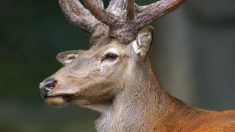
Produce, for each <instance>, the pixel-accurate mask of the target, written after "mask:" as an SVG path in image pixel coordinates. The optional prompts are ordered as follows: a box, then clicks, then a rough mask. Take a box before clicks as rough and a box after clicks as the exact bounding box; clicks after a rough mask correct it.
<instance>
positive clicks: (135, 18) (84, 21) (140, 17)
mask: <svg viewBox="0 0 235 132" xmlns="http://www.w3.org/2000/svg"><path fill="white" fill-rule="evenodd" d="M59 1H60V5H61V7H62V9H63V10H64V12H65V14H66V15H67V16H68V17H69V18H70V21H71V22H72V23H74V24H75V25H78V26H80V27H81V28H82V29H84V30H85V31H87V32H88V33H90V34H91V36H101V35H102V34H108V35H109V36H111V37H114V38H116V39H117V40H118V41H120V42H122V43H129V42H131V41H133V40H134V39H135V37H136V34H137V32H138V31H139V30H141V29H142V28H143V27H145V26H147V25H149V24H151V23H152V22H153V21H155V20H156V19H158V18H160V17H161V16H163V15H166V14H167V13H169V12H170V11H172V10H174V9H175V8H176V7H178V6H179V5H180V4H181V3H183V2H184V1H185V0H160V1H157V2H155V3H152V4H150V5H146V6H139V5H137V4H136V3H135V2H134V0H110V3H109V6H108V8H107V9H106V10H105V9H104V6H103V2H102V1H101V0H84V3H85V5H86V7H87V8H88V9H89V11H88V10H87V9H86V8H84V7H83V6H82V4H81V3H80V1H78V0H59ZM107 26H108V27H109V28H108V27H107ZM107 32H109V33H107Z"/></svg>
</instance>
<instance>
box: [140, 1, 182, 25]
mask: <svg viewBox="0 0 235 132" xmlns="http://www.w3.org/2000/svg"><path fill="white" fill-rule="evenodd" d="M184 1H185V0H160V1H157V2H155V3H152V4H150V5H148V6H139V8H140V9H141V11H140V13H138V15H137V18H136V19H137V21H136V24H135V25H136V28H138V29H141V28H143V27H144V26H146V25H148V24H150V23H152V22H153V21H155V20H156V19H158V18H160V17H161V16H163V15H166V14H168V13H169V12H171V11H172V10H174V9H176V8H177V7H178V6H180V5H181V4H182V3H183V2H184Z"/></svg>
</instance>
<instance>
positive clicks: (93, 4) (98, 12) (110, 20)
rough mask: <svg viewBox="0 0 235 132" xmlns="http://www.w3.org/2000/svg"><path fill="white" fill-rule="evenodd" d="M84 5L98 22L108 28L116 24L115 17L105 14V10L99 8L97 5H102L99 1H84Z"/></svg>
mask: <svg viewBox="0 0 235 132" xmlns="http://www.w3.org/2000/svg"><path fill="white" fill-rule="evenodd" d="M84 3H85V5H86V6H87V8H88V9H89V10H90V11H91V13H92V14H93V15H94V16H95V17H96V18H97V19H98V20H100V21H101V22H103V23H104V24H106V25H108V26H110V27H113V26H115V23H117V19H116V18H115V17H116V16H114V15H113V14H111V13H108V12H106V10H105V9H104V8H103V7H102V6H100V4H99V3H103V2H102V1H101V0H85V1H84Z"/></svg>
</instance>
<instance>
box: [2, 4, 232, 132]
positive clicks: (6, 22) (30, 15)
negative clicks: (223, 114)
mask: <svg viewBox="0 0 235 132" xmlns="http://www.w3.org/2000/svg"><path fill="white" fill-rule="evenodd" d="M106 2H108V1H106ZM150 2H153V1H151V0H148V1H140V0H139V1H138V3H142V4H143V3H144V4H145V3H150ZM0 15H1V21H0V60H1V61H0V131H1V132H53V131H57V132H77V131H79V132H86V131H87V132H91V131H95V129H94V120H95V119H97V118H98V116H99V115H98V113H96V112H93V111H91V110H88V109H83V108H80V107H79V106H72V105H69V106H66V107H63V108H54V107H50V106H48V105H46V104H45V103H44V101H43V100H42V99H41V97H40V94H39V90H38V85H39V83H40V82H41V81H42V80H43V79H44V78H46V77H47V76H49V75H51V74H53V73H54V72H55V71H57V70H58V69H59V68H60V67H61V66H62V65H61V64H59V63H58V62H57V61H56V59H55V55H56V54H57V53H58V52H61V51H65V50H72V49H88V48H89V46H88V37H87V36H86V35H85V33H84V32H82V31H81V30H79V29H77V28H75V27H74V26H72V25H71V24H70V23H69V22H68V21H67V20H66V19H65V17H64V15H63V13H62V12H61V10H60V8H59V5H58V2H57V1H56V0H40V1H39V0H24V1H20V0H8V1H1V2H0ZM155 27H156V30H155V34H154V35H155V37H154V43H153V47H152V49H151V60H152V62H153V64H154V67H155V71H156V72H157V75H158V78H159V81H160V82H161V85H162V87H163V88H165V89H168V91H170V93H171V94H173V95H174V96H176V97H178V98H180V99H182V100H184V101H185V102H187V103H188V104H190V105H193V106H198V107H202V108H206V109H211V110H225V109H234V108H235V81H234V79H235V1H232V0H217V1H213V0H204V1H202V0H201V1H196V0H188V1H187V3H186V4H184V6H182V7H181V8H180V9H177V10H176V11H175V12H173V13H171V14H169V15H167V16H165V17H163V18H162V19H160V20H159V21H157V22H155Z"/></svg>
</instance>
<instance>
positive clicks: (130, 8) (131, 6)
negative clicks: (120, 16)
mask: <svg viewBox="0 0 235 132" xmlns="http://www.w3.org/2000/svg"><path fill="white" fill-rule="evenodd" d="M126 10H127V21H131V20H132V19H133V18H134V16H135V12H134V11H135V2H134V0H127V7H126Z"/></svg>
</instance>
